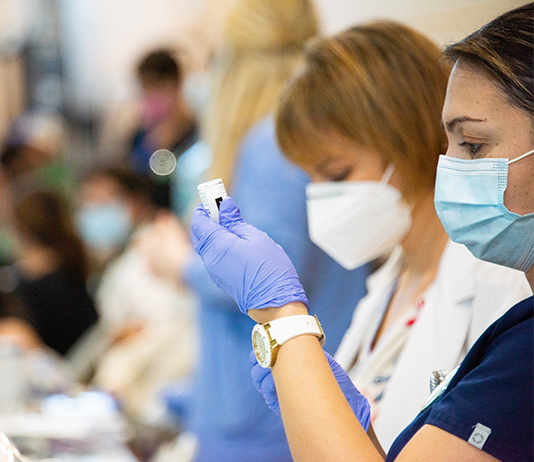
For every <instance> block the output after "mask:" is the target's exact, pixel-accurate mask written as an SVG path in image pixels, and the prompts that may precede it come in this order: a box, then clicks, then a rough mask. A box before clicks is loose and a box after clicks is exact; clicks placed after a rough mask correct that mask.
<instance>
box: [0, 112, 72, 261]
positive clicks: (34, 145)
mask: <svg viewBox="0 0 534 462" xmlns="http://www.w3.org/2000/svg"><path fill="white" fill-rule="evenodd" d="M64 141H65V140H64V132H63V127H62V124H61V120H60V119H59V118H58V116H57V115H55V114H48V113H40V112H38V111H30V110H28V111H26V112H25V113H23V114H22V115H20V116H19V117H17V118H15V119H14V120H13V122H12V123H11V126H10V128H9V131H8V133H7V136H6V138H5V140H4V142H3V144H2V146H1V148H0V199H1V201H0V264H9V263H11V262H12V260H13V246H14V240H15V237H14V235H13V230H12V229H11V228H10V220H9V218H8V215H9V205H10V203H11V198H10V197H11V196H12V195H20V194H22V193H23V192H24V191H25V190H28V189H31V188H32V187H42V188H45V189H51V190H54V191H57V192H58V193H60V194H61V195H62V196H63V197H64V198H65V199H66V200H67V201H68V202H69V205H71V204H70V200H71V198H72V196H73V194H72V193H73V191H74V189H75V186H76V179H75V175H74V172H73V170H72V168H71V166H70V165H69V162H68V160H67V159H65V158H64V156H63V151H62V150H63V144H64Z"/></svg>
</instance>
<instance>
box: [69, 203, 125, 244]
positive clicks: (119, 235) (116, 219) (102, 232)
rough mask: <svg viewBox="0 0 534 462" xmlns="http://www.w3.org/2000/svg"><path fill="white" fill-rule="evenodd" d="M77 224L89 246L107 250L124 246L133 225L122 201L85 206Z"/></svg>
mask: <svg viewBox="0 0 534 462" xmlns="http://www.w3.org/2000/svg"><path fill="white" fill-rule="evenodd" d="M76 225H77V228H78V232H79V233H80V236H81V237H82V239H83V241H84V242H85V243H86V245H87V246H88V247H90V248H91V249H93V250H105V251H110V250H117V249H119V248H120V247H122V245H124V244H125V243H126V240H127V239H128V236H129V234H130V230H131V227H132V223H131V219H130V213H129V211H128V208H127V207H126V205H125V204H123V203H122V202H120V201H112V202H107V203H102V204H98V205H89V206H84V207H83V208H82V210H80V213H79V214H78V217H77V220H76Z"/></svg>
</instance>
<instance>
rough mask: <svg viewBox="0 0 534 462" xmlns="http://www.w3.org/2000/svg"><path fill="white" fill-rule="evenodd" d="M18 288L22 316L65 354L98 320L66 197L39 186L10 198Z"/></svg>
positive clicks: (50, 344)
mask: <svg viewBox="0 0 534 462" xmlns="http://www.w3.org/2000/svg"><path fill="white" fill-rule="evenodd" d="M11 217H12V221H13V223H12V226H13V230H14V232H15V237H16V245H15V252H14V257H15V263H14V267H15V271H16V288H15V290H14V293H15V294H16V295H17V296H18V297H19V298H20V300H21V301H22V303H23V304H24V306H25V307H26V308H27V318H26V321H27V322H28V323H29V324H30V325H31V326H32V327H33V329H34V330H35V331H36V332H37V334H38V335H39V337H40V339H41V341H42V342H43V343H44V344H45V345H47V346H48V347H50V348H52V349H54V350H55V351H56V352H58V353H59V354H61V355H66V354H67V353H68V352H69V350H70V349H71V348H72V347H73V346H74V345H75V344H76V342H77V341H78V340H79V339H80V338H81V337H82V335H83V334H84V333H85V332H86V331H87V330H88V329H89V328H90V327H91V326H92V325H94V324H95V323H96V321H97V318H98V315H97V312H96V309H95V306H94V303H93V300H92V298H91V296H90V295H89V293H88V291H87V286H86V284H87V278H88V273H89V267H88V258H87V254H86V250H85V247H84V245H83V242H82V240H81V239H80V237H79V236H78V234H77V231H76V228H75V226H74V220H73V217H72V214H71V211H70V209H69V207H68V205H67V203H66V201H65V200H64V199H63V198H62V197H61V196H60V195H59V194H58V193H56V192H53V191H44V190H37V191H33V192H28V193H25V194H23V195H22V197H17V198H15V199H14V203H13V206H12V213H11Z"/></svg>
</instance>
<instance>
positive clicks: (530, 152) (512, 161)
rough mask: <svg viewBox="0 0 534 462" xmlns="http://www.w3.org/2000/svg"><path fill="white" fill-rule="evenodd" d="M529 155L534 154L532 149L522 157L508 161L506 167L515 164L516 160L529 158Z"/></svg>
mask: <svg viewBox="0 0 534 462" xmlns="http://www.w3.org/2000/svg"><path fill="white" fill-rule="evenodd" d="M531 154H534V149H533V150H532V151H528V152H525V154H523V155H522V156H519V157H516V158H515V159H512V160H509V161H508V165H510V164H513V163H514V162H517V161H518V160H521V159H523V158H524V157H527V156H530V155H531Z"/></svg>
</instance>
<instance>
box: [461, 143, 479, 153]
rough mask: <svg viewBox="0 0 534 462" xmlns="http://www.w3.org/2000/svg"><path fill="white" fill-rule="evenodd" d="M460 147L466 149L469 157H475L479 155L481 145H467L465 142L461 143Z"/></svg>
mask: <svg viewBox="0 0 534 462" xmlns="http://www.w3.org/2000/svg"><path fill="white" fill-rule="evenodd" d="M460 146H461V147H462V148H468V149H469V154H470V155H471V157H477V154H480V148H481V147H482V143H468V142H467V141H464V142H463V143H460Z"/></svg>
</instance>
